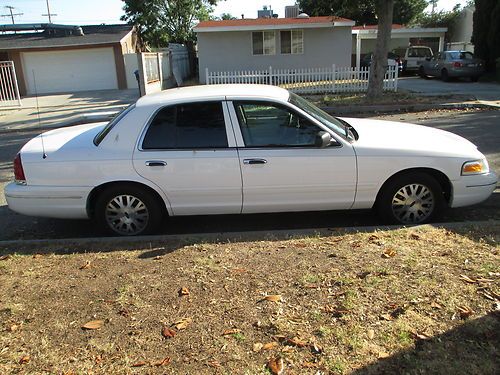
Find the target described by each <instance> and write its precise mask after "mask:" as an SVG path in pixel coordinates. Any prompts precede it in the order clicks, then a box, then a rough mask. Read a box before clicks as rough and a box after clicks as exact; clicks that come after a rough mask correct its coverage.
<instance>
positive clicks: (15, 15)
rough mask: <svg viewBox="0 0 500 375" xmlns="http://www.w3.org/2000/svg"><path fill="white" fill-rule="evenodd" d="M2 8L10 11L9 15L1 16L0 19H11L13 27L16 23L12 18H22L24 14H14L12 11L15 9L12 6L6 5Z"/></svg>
mask: <svg viewBox="0 0 500 375" xmlns="http://www.w3.org/2000/svg"><path fill="white" fill-rule="evenodd" d="M4 8H7V9H8V10H9V11H10V14H1V15H0V17H10V18H11V19H12V24H13V25H15V24H16V22H15V21H14V17H17V16H22V15H23V14H24V13H14V12H13V10H14V9H15V8H14V7H13V6H10V5H7V6H5V7H4Z"/></svg>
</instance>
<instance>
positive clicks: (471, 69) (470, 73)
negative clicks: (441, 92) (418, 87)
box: [419, 51, 484, 82]
mask: <svg viewBox="0 0 500 375" xmlns="http://www.w3.org/2000/svg"><path fill="white" fill-rule="evenodd" d="M483 73H484V62H483V61H482V60H480V59H478V58H475V57H474V55H473V54H472V53H470V52H468V51H445V52H440V53H438V54H437V55H436V56H434V57H433V58H430V59H427V60H426V61H425V62H424V63H423V64H422V65H421V66H420V70H419V74H420V76H421V77H422V78H426V77H428V76H433V77H440V78H441V79H442V80H443V81H449V80H450V78H459V77H468V78H470V80H471V81H472V82H476V81H477V80H478V79H479V77H480V76H481V74H483Z"/></svg>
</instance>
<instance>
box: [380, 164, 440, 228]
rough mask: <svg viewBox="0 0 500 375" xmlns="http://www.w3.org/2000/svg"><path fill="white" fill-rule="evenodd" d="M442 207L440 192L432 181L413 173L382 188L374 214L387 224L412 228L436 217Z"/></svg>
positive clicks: (433, 180) (400, 177) (423, 175)
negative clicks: (378, 215) (411, 226)
mask: <svg viewBox="0 0 500 375" xmlns="http://www.w3.org/2000/svg"><path fill="white" fill-rule="evenodd" d="M444 203H445V200H444V196H443V191H442V188H441V186H440V185H439V183H438V182H437V181H436V180H435V179H434V178H433V177H431V176H430V175H428V174H425V173H413V174H406V175H402V176H399V177H396V178H394V179H393V180H391V181H389V182H388V183H387V184H386V185H385V186H384V188H383V191H382V192H381V195H380V197H379V200H378V201H377V210H378V212H379V214H380V216H381V217H382V218H383V219H384V220H385V221H387V222H390V223H399V224H405V225H414V224H423V223H427V222H429V221H430V220H432V219H433V218H435V217H437V216H438V215H439V214H440V213H441V211H442V210H443V208H444Z"/></svg>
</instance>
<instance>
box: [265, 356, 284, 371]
mask: <svg viewBox="0 0 500 375" xmlns="http://www.w3.org/2000/svg"><path fill="white" fill-rule="evenodd" d="M267 368H268V369H269V371H271V374H273V375H281V374H283V371H284V370H285V365H284V364H283V358H281V357H274V358H271V359H270V360H269V362H267Z"/></svg>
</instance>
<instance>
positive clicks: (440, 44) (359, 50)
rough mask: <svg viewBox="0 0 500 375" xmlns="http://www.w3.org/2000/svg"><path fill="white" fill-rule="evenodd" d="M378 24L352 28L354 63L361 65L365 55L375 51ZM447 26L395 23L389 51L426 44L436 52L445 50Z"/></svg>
mask: <svg viewBox="0 0 500 375" xmlns="http://www.w3.org/2000/svg"><path fill="white" fill-rule="evenodd" d="M377 29H378V27H377V25H368V26H355V27H353V28H352V50H353V51H354V54H353V65H355V66H356V67H359V66H360V64H361V58H362V57H363V55H365V54H367V53H370V52H373V51H375V47H376V43H377ZM447 30H448V29H447V28H446V27H437V28H421V27H405V26H403V25H399V24H393V25H392V29H391V41H390V43H389V51H392V50H395V49H404V48H406V47H408V46H410V45H426V46H429V47H431V48H432V49H433V50H434V52H439V51H443V49H444V37H445V34H446V31H447Z"/></svg>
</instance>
